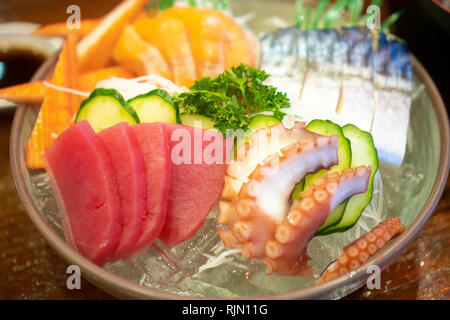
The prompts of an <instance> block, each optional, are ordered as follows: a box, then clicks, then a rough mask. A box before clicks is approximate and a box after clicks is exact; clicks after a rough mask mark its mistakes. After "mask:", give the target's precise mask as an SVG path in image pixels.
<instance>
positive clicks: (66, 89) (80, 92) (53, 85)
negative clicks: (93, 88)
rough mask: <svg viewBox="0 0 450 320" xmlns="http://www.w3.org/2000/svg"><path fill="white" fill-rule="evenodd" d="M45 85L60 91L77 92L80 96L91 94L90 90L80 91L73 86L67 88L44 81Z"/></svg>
mask: <svg viewBox="0 0 450 320" xmlns="http://www.w3.org/2000/svg"><path fill="white" fill-rule="evenodd" d="M44 86H46V87H49V88H52V89H55V90H58V91H64V92H67V93H72V94H76V95H78V96H84V97H87V96H89V92H85V91H79V90H75V89H71V88H66V87H62V86H58V85H56V84H53V83H50V82H47V81H44Z"/></svg>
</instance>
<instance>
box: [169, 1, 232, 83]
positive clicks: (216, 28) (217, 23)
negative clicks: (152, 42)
mask: <svg viewBox="0 0 450 320" xmlns="http://www.w3.org/2000/svg"><path fill="white" fill-rule="evenodd" d="M162 15H163V16H167V17H172V18H175V19H178V20H180V21H182V22H183V23H184V25H185V26H186V28H187V31H188V36H189V39H190V43H191V49H192V54H193V57H194V61H195V64H196V69H197V76H199V77H214V76H217V75H218V74H220V73H222V72H223V71H224V70H225V61H226V60H225V59H226V57H225V50H224V49H225V41H226V29H225V26H224V24H223V23H222V21H221V20H220V19H218V18H217V17H215V16H212V15H209V14H208V12H207V11H206V10H204V9H196V8H191V7H172V8H170V9H167V10H165V11H164V12H163V13H162Z"/></svg>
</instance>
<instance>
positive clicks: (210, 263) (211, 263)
mask: <svg viewBox="0 0 450 320" xmlns="http://www.w3.org/2000/svg"><path fill="white" fill-rule="evenodd" d="M239 253H241V250H240V249H229V250H226V251H222V252H221V253H220V254H219V255H218V256H217V257H215V256H212V255H209V254H206V253H204V254H203V256H205V257H206V258H208V260H207V261H206V263H205V264H203V265H202V266H200V268H198V272H197V275H199V274H200V273H202V272H203V271H205V270H207V269H211V268H216V267H218V266H219V265H222V264H224V263H230V262H232V261H233V258H227V257H228V256H230V255H234V254H239Z"/></svg>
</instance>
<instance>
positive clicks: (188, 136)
mask: <svg viewBox="0 0 450 320" xmlns="http://www.w3.org/2000/svg"><path fill="white" fill-rule="evenodd" d="M164 126H165V127H166V128H167V131H168V132H169V137H170V138H169V139H170V145H171V149H172V152H171V157H172V174H171V177H170V192H169V196H168V205H167V220H166V224H165V226H164V229H163V231H162V232H161V234H160V236H159V238H160V239H161V240H162V241H163V242H164V243H165V244H166V245H167V246H169V247H173V246H175V245H177V244H179V243H181V242H182V241H184V240H187V239H189V238H191V237H192V236H193V235H194V234H195V233H196V232H197V231H198V229H200V227H201V226H202V225H203V223H204V221H205V219H206V217H207V216H208V214H209V212H210V210H211V208H212V206H213V205H214V203H215V202H216V200H217V198H218V197H219V194H220V191H221V190H222V187H223V184H224V178H225V171H226V160H227V157H228V154H229V152H228V151H231V147H232V145H233V143H232V142H231V143H228V144H227V143H225V139H223V137H222V135H221V134H220V133H219V132H217V131H215V130H202V129H200V128H196V127H191V126H184V125H178V124H169V123H166V124H164ZM194 141H195V142H194ZM202 141H203V143H202ZM227 145H228V146H229V148H227ZM182 146H184V149H180V148H181V147H182ZM214 146H217V148H216V149H215V150H216V152H218V153H214V154H212V152H211V150H212V148H214ZM181 150H183V151H181ZM185 152H186V153H185ZM208 155H212V156H214V157H216V160H214V161H210V160H212V159H209V160H208Z"/></svg>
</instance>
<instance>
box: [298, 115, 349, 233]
mask: <svg viewBox="0 0 450 320" xmlns="http://www.w3.org/2000/svg"><path fill="white" fill-rule="evenodd" d="M306 129H308V130H309V131H311V132H315V133H318V134H320V135H323V136H333V135H334V136H338V137H339V145H338V161H339V163H338V164H337V165H335V166H333V167H331V168H330V169H329V170H325V169H323V170H320V171H319V172H316V173H313V174H309V175H307V176H306V177H305V179H304V183H303V188H302V189H301V190H304V189H306V188H307V187H308V186H310V185H311V184H313V183H315V182H316V181H317V180H319V178H321V177H324V176H326V175H327V174H329V173H331V172H335V171H342V170H344V169H347V168H349V167H350V164H351V158H352V151H351V147H350V141H349V140H348V139H347V138H346V137H345V136H344V132H343V131H342V128H341V127H340V126H339V125H337V124H336V123H334V122H332V121H329V120H320V119H316V120H312V121H311V122H310V123H308V125H307V126H306ZM299 185H300V184H299ZM294 195H295V190H294ZM297 197H298V198H300V197H299V196H297ZM346 205H347V201H345V202H343V203H341V204H340V205H339V206H337V207H336V208H335V209H334V210H333V211H332V212H331V213H330V215H329V216H328V218H327V220H326V221H325V223H324V224H323V225H322V226H321V227H320V228H319V230H317V233H316V235H320V234H321V232H322V231H323V230H324V229H326V228H328V227H329V226H332V225H334V224H337V223H338V222H339V220H340V219H341V218H342V216H343V214H344V211H345V207H346Z"/></svg>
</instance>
